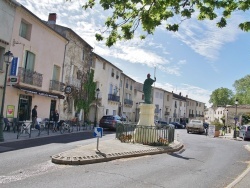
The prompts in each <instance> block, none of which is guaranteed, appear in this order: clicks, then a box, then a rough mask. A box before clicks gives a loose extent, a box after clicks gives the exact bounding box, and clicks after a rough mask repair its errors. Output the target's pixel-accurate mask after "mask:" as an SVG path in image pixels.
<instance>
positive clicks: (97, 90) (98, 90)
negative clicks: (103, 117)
mask: <svg viewBox="0 0 250 188" xmlns="http://www.w3.org/2000/svg"><path fill="white" fill-rule="evenodd" d="M99 93H100V89H99V88H97V89H96V103H95V122H94V127H96V117H97V101H98V95H99Z"/></svg>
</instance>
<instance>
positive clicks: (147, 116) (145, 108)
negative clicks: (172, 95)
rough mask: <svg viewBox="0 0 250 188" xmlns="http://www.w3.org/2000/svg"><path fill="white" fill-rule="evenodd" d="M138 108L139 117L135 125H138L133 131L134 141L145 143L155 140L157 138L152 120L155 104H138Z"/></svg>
mask: <svg viewBox="0 0 250 188" xmlns="http://www.w3.org/2000/svg"><path fill="white" fill-rule="evenodd" d="M139 108H140V119H139V121H138V123H137V125H140V126H139V127H138V128H136V129H135V132H134V138H135V142H137V143H145V144H148V143H153V142H157V140H158V138H157V134H156V130H155V122H154V111H155V105H154V104H140V106H139ZM144 126H145V127H144ZM150 126H151V128H150Z"/></svg>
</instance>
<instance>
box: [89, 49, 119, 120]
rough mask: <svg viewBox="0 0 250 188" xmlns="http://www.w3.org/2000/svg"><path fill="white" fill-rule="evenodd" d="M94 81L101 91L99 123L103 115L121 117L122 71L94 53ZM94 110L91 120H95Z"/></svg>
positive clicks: (98, 111)
mask: <svg viewBox="0 0 250 188" xmlns="http://www.w3.org/2000/svg"><path fill="white" fill-rule="evenodd" d="M94 62H95V75H94V81H95V82H96V85H97V88H99V89H100V94H99V96H98V106H97V121H99V120H100V118H101V117H102V116H103V115H119V111H120V108H121V106H120V96H121V89H120V80H121V79H120V78H121V73H122V70H121V69H119V68H118V67H116V66H115V65H113V64H112V63H110V62H109V61H107V60H106V59H104V58H103V57H101V56H99V55H98V54H96V53H94ZM94 115H95V112H94V110H93V111H91V112H90V120H92V119H94Z"/></svg>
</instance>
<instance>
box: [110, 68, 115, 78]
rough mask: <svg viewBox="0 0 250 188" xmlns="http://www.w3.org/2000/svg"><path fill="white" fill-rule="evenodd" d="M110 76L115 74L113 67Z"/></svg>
mask: <svg viewBox="0 0 250 188" xmlns="http://www.w3.org/2000/svg"><path fill="white" fill-rule="evenodd" d="M111 76H112V77H114V76H115V73H114V69H112V72H111Z"/></svg>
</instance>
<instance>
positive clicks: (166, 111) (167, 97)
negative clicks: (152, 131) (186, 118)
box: [162, 91, 173, 123]
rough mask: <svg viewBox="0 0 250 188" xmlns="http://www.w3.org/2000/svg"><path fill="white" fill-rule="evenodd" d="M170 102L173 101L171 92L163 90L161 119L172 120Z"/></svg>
mask: <svg viewBox="0 0 250 188" xmlns="http://www.w3.org/2000/svg"><path fill="white" fill-rule="evenodd" d="M172 102H173V93H172V92H168V91H164V99H163V106H164V107H163V111H162V114H163V118H162V120H164V121H166V122H168V123H170V122H172V120H173V113H171V111H172Z"/></svg>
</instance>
